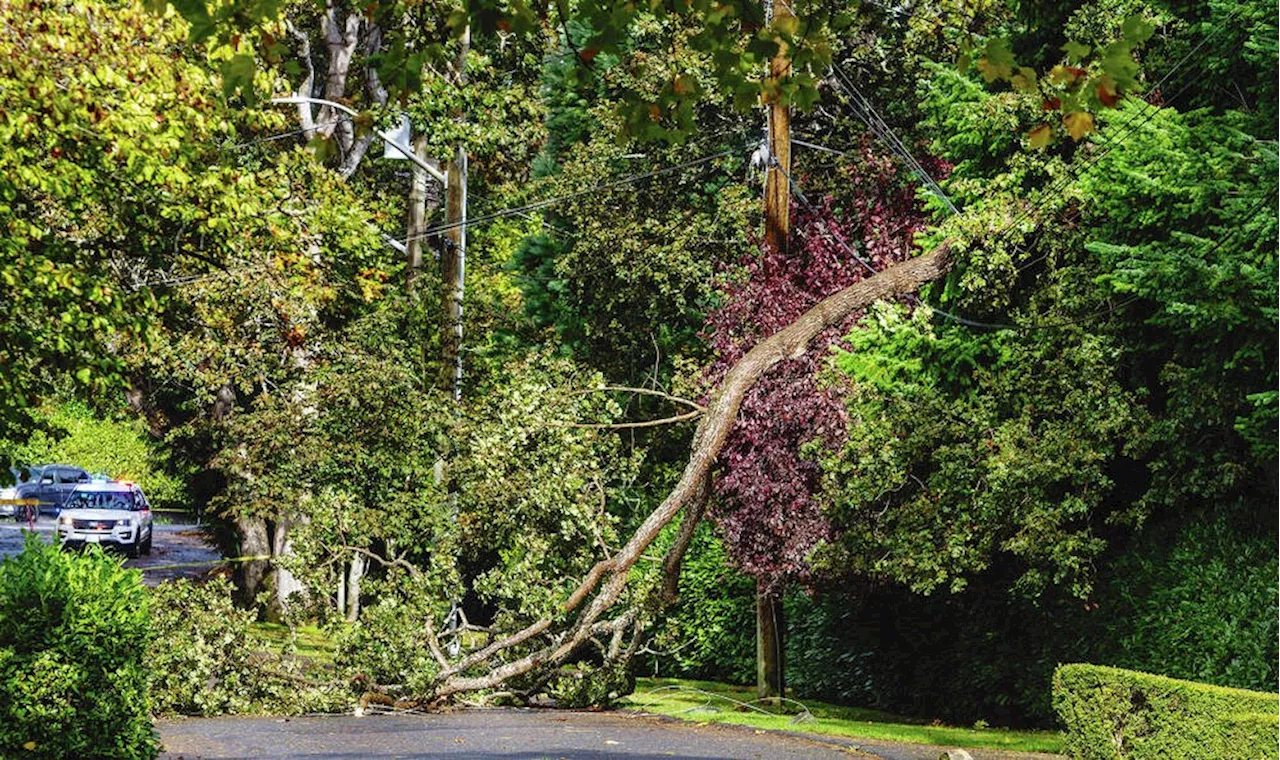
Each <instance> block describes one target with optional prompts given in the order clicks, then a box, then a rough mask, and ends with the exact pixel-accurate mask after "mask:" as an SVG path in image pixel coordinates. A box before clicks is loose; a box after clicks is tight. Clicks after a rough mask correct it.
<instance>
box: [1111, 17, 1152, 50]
mask: <svg viewBox="0 0 1280 760" xmlns="http://www.w3.org/2000/svg"><path fill="white" fill-rule="evenodd" d="M1120 29H1121V32H1122V33H1123V34H1124V38H1125V40H1127V41H1128V42H1130V43H1132V44H1134V45H1138V44H1141V43H1143V42H1146V41H1147V40H1149V39H1151V35H1152V34H1154V33H1155V31H1156V28H1155V25H1154V24H1152V23H1151V22H1149V21H1147V20H1146V19H1145V18H1143V17H1142V16H1130V17H1129V18H1127V19H1125V20H1124V24H1123V25H1122V26H1121V28H1120Z"/></svg>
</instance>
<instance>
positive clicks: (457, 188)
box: [440, 146, 467, 402]
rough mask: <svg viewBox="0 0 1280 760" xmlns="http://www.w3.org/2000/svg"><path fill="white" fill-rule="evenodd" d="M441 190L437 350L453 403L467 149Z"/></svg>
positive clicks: (458, 378)
mask: <svg viewBox="0 0 1280 760" xmlns="http://www.w3.org/2000/svg"><path fill="white" fill-rule="evenodd" d="M447 176H448V177H449V185H448V187H446V188H445V203H444V219H445V225H446V229H445V233H444V248H443V249H441V251H440V274H441V276H442V278H443V280H444V321H442V322H441V323H440V346H441V348H442V349H443V358H444V362H443V364H444V368H443V370H442V371H443V372H444V387H445V389H446V390H448V391H449V392H450V393H452V394H453V400H454V401H455V402H456V401H461V400H462V299H463V297H464V295H465V293H466V281H467V149H466V148H464V147H462V146H459V147H458V148H457V150H456V151H455V152H454V155H453V160H451V161H450V162H449V168H448V172H447Z"/></svg>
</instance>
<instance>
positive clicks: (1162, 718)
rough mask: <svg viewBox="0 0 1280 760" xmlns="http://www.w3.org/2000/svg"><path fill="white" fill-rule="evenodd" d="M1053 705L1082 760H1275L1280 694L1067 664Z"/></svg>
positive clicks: (1070, 748)
mask: <svg viewBox="0 0 1280 760" xmlns="http://www.w3.org/2000/svg"><path fill="white" fill-rule="evenodd" d="M1053 707H1054V709H1055V710H1056V711H1057V713H1058V717H1059V718H1060V719H1061V720H1062V723H1063V725H1064V726H1065V728H1066V735H1067V743H1066V751H1067V754H1068V755H1069V756H1070V757H1072V758H1075V759H1076V760H1148V759H1150V760H1155V759H1156V758H1181V757H1185V758H1192V757H1194V758H1202V759H1203V760H1262V758H1275V757H1277V756H1278V753H1277V749H1276V748H1277V739H1278V738H1280V735H1278V733H1277V729H1278V726H1280V723H1278V721H1277V716H1278V715H1280V695H1276V694H1268V693H1266V692H1259V691H1246V690H1244V689H1230V688H1227V687H1224V686H1213V685H1210V684H1202V683H1195V682H1194V681H1180V680H1178V679H1175V678H1166V677H1165V676H1157V675H1151V674H1149V673H1140V672H1138V671H1134V670H1121V669H1119V668H1108V667H1103V666H1100V665H1062V666H1059V667H1058V669H1057V670H1056V671H1055V672H1054V674H1053Z"/></svg>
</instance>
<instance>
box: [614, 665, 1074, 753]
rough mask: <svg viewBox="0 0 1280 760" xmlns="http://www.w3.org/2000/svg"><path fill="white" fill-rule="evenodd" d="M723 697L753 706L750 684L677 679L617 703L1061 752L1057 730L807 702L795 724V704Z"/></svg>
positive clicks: (807, 727) (681, 713) (686, 715)
mask: <svg viewBox="0 0 1280 760" xmlns="http://www.w3.org/2000/svg"><path fill="white" fill-rule="evenodd" d="M665 687H685V688H679V689H677V688H665ZM690 689H698V690H699V691H703V692H710V694H712V695H716V696H709V695H708V694H700V693H698V692H695V691H690ZM722 697H729V698H731V699H735V700H738V701H739V702H752V701H753V700H755V699H756V695H755V689H754V688H753V687H749V686H732V685H730V684H724V683H715V682H713V681H686V680H683V679H678V678H640V679H638V680H637V682H636V691H635V693H634V694H632V695H631V696H630V697H628V698H627V699H625V700H624V701H623V703H622V704H623V706H624V707H625V708H626V709H628V710H639V711H644V712H651V713H656V714H659V715H669V716H671V717H674V718H681V719H683V720H690V721H696V722H699V723H735V724H738V725H742V726H753V727H755V728H768V729H780V730H783V731H803V732H806V733H813V734H832V735H836V736H850V737H858V738H863V739H890V740H893V741H902V742H918V743H921V744H937V745H945V746H949V747H984V748H988V749H1006V750H1022V751H1027V752H1061V751H1062V736H1061V735H1060V734H1059V733H1058V732H1056V731H1014V730H1010V729H1002V728H959V727H954V726H935V725H930V724H926V723H924V722H922V721H918V720H913V719H911V718H903V717H901V716H898V715H891V714H889V713H883V712H880V711H878V710H868V709H865V708H861V707H841V706H839V705H832V704H827V703H826V702H818V701H816V700H812V699H806V700H803V702H804V705H805V706H806V707H808V708H809V712H810V713H812V715H813V718H812V719H810V720H805V721H802V722H800V721H796V720H795V715H796V713H797V712H799V711H800V706H799V705H797V704H795V703H786V704H784V706H783V707H782V708H781V709H779V708H777V707H773V706H768V707H767V708H766V707H765V706H764V705H760V704H755V706H756V707H761V708H762V709H767V710H768V711H769V712H770V713H774V714H771V715H762V714H761V713H758V712H755V711H753V710H750V709H748V708H744V707H742V706H741V705H737V704H734V703H733V702H731V701H729V700H727V699H723V698H722Z"/></svg>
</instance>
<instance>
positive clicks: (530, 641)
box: [427, 242, 952, 700]
mask: <svg viewBox="0 0 1280 760" xmlns="http://www.w3.org/2000/svg"><path fill="white" fill-rule="evenodd" d="M951 263H952V260H951V256H950V245H949V243H946V242H944V243H943V244H942V245H939V246H938V247H937V248H935V249H933V250H932V251H929V252H928V253H926V254H924V255H922V256H919V257H917V258H914V259H911V260H909V261H905V262H902V263H900V264H895V265H894V266H891V267H889V268H887V269H885V270H884V271H882V272H879V273H877V274H876V275H874V276H872V277H869V278H867V279H865V280H861V281H859V282H857V283H854V284H853V285H850V286H849V287H847V288H845V289H844V290H841V291H839V292H837V293H835V294H833V295H831V296H828V297H827V298H825V299H823V300H822V301H820V302H819V303H818V304H816V305H815V306H814V307H813V308H811V309H809V310H808V311H806V312H805V313H804V314H802V315H801V316H800V317H799V318H798V319H796V320H795V321H794V322H792V323H791V324H790V325H788V326H787V327H785V328H783V329H782V330H780V331H778V332H776V333H774V334H773V335H770V336H769V337H767V338H765V339H764V340H762V341H760V343H758V344H757V345H756V346H755V347H754V348H752V349H751V350H750V351H749V352H747V354H746V355H744V356H743V357H742V358H741V359H739V360H738V362H737V363H736V364H734V365H733V367H731V368H730V369H729V371H728V373H727V374H726V375H725V377H724V380H723V381H722V382H721V384H720V387H719V388H717V389H716V390H715V392H714V393H713V394H712V397H711V400H710V403H709V404H708V405H707V410H706V413H705V415H704V416H703V418H702V420H701V421H700V422H699V424H698V429H697V432H696V433H695V434H694V438H693V441H694V443H693V450H692V451H691V452H690V455H689V462H688V464H686V465H685V468H684V472H683V474H682V475H681V477H680V481H679V482H678V483H677V484H676V486H675V488H674V489H672V491H671V493H670V494H669V495H668V496H667V498H666V499H664V500H663V502H662V503H661V504H660V505H659V506H658V507H657V509H655V510H654V511H653V512H652V513H651V514H650V515H649V517H648V518H647V519H646V520H645V521H644V523H643V524H642V525H641V526H640V527H639V528H638V529H637V530H636V532H635V533H634V534H633V535H632V536H631V539H630V540H629V541H627V543H626V544H625V545H624V546H623V547H622V548H620V549H619V550H618V551H617V552H616V553H614V554H613V556H611V557H609V558H607V559H605V560H602V561H601V562H599V563H597V564H596V565H595V566H594V567H593V568H592V569H591V571H590V572H588V573H587V575H586V577H585V578H584V579H583V580H582V582H581V583H580V584H579V586H578V588H577V589H576V590H574V592H573V593H572V594H571V595H570V596H569V598H568V600H567V601H566V602H565V603H564V605H563V607H562V612H563V613H565V616H562V617H561V621H560V622H559V623H557V621H556V620H554V619H553V618H551V617H546V618H543V619H541V620H538V621H537V622H535V623H532V624H531V625H529V626H527V627H526V628H524V629H523V630H520V631H518V632H516V633H513V634H511V635H509V636H506V637H505V638H502V639H500V640H498V641H494V642H493V643H491V644H489V645H488V646H486V647H483V648H482V649H480V650H478V651H476V652H473V653H471V654H469V655H467V656H465V657H463V658H461V660H459V661H458V662H456V663H452V664H449V665H448V666H446V667H442V669H441V672H440V675H439V679H438V681H437V684H436V687H435V690H434V693H433V694H431V695H427V696H429V698H431V699H433V700H438V699H441V698H445V697H448V696H450V695H454V694H459V693H461V692H468V691H479V690H485V689H493V688H496V687H498V686H500V685H501V684H503V682H505V681H507V680H509V679H512V678H515V677H518V676H524V675H526V674H529V673H530V672H532V671H534V670H537V669H547V668H555V667H558V666H559V665H560V664H562V663H564V662H565V661H566V660H567V659H568V658H569V657H570V656H571V655H573V654H574V653H575V652H576V651H577V650H578V649H579V648H580V647H581V646H582V645H583V644H585V643H587V642H589V641H591V640H592V639H593V637H596V636H601V635H604V634H615V633H619V632H620V631H622V630H623V629H624V628H626V627H628V626H631V625H632V622H633V620H634V615H630V614H626V613H624V614H620V615H618V616H617V617H616V618H614V619H612V620H605V621H601V620H600V618H601V617H602V616H604V614H605V613H606V612H607V611H608V610H609V609H610V608H611V607H613V605H614V604H615V603H616V602H617V601H618V598H619V596H620V595H621V594H622V592H623V590H624V589H625V587H626V584H627V577H628V573H629V572H630V570H631V568H632V567H633V566H634V565H635V564H636V562H637V561H638V560H639V559H640V557H641V555H642V554H643V553H644V551H645V550H646V549H647V548H648V547H649V545H650V544H651V543H653V541H654V539H656V538H657V537H658V534H659V532H660V531H661V530H662V529H663V527H664V526H666V525H667V524H668V523H669V522H671V520H672V519H673V518H674V517H675V516H676V515H677V514H678V513H679V512H680V510H681V508H683V507H689V509H688V510H687V514H686V521H685V522H686V525H684V526H682V530H681V535H680V536H679V537H678V538H677V541H676V543H675V545H674V546H673V547H672V550H671V552H670V553H669V554H668V556H667V558H666V560H665V561H664V563H663V567H664V570H665V571H666V572H667V573H673V572H674V573H678V572H679V567H680V558H681V556H680V555H681V554H682V553H683V550H684V548H685V547H686V546H687V544H688V536H686V535H685V533H686V531H691V530H692V526H693V524H694V523H696V521H697V520H698V519H700V517H701V514H702V505H703V502H704V501H705V499H706V492H707V488H706V484H707V482H708V478H709V476H710V473H711V468H712V467H713V465H714V464H715V461H716V458H717V457H718V456H719V454H720V449H721V448H722V447H723V446H724V442H725V439H726V437H727V436H728V435H729V431H730V429H731V428H732V427H733V423H734V420H735V418H736V417H737V414H738V409H739V407H741V405H742V400H743V398H744V397H745V396H746V394H747V391H749V390H750V389H751V387H752V386H753V385H754V384H755V383H756V381H757V380H759V379H760V378H761V377H762V376H763V375H764V374H765V373H766V372H768V371H769V369H770V368H772V367H773V366H774V365H776V364H777V363H778V362H781V361H783V360H785V359H790V358H795V357H798V356H800V355H801V354H803V353H804V352H805V351H806V350H808V347H809V343H810V342H811V341H813V339H814V338H815V337H817V336H818V335H820V334H821V333H822V332H823V331H825V330H826V329H828V328H830V327H833V326H835V325H838V324H840V323H841V322H843V321H844V320H845V319H846V318H848V317H849V315H851V314H853V313H854V312H856V311H858V310H859V309H864V308H866V307H868V306H870V305H871V304H873V303H875V302H877V301H882V300H886V299H890V298H894V297H897V296H901V295H905V294H908V293H912V292H915V291H916V290H918V289H919V288H920V287H921V286H922V285H924V284H926V283H928V282H932V281H933V280H936V279H938V278H940V277H942V276H943V275H944V274H946V273H947V271H948V270H949V269H950V268H951ZM673 583H674V581H672V580H670V579H668V582H667V583H664V584H663V590H664V593H662V594H661V595H660V596H668V595H669V594H670V593H671V592H672V591H673V586H672V584H673ZM584 605H585V606H584ZM580 608H581V612H579V613H578V615H577V617H576V618H571V619H568V620H567V622H566V621H565V617H567V613H571V612H573V611H575V610H578V609H580ZM529 645H535V646H538V645H540V646H539V648H537V649H534V650H533V651H532V652H529V653H527V654H524V655H523V656H520V657H518V658H516V659H514V660H511V661H509V662H504V663H502V664H497V665H493V666H492V667H490V668H489V670H488V671H487V672H483V673H480V674H478V675H477V674H475V671H476V670H477V669H478V668H479V667H480V666H482V665H485V664H488V663H490V662H491V661H492V660H493V659H494V658H495V657H498V656H500V655H501V654H502V653H504V652H506V651H508V650H511V649H513V648H515V647H526V646H529ZM441 664H442V665H444V663H441Z"/></svg>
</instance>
